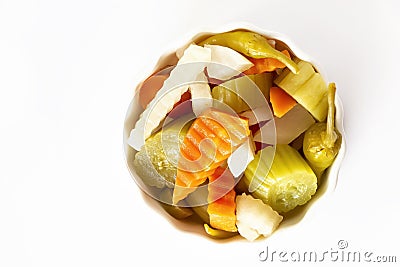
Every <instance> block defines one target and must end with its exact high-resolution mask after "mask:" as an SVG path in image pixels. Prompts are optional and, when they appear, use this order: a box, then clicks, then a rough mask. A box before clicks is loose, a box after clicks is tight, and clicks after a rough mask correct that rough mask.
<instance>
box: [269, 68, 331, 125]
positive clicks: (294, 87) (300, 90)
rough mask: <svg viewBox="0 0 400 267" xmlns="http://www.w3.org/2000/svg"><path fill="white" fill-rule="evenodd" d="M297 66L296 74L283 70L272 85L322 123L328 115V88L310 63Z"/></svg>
mask: <svg viewBox="0 0 400 267" xmlns="http://www.w3.org/2000/svg"><path fill="white" fill-rule="evenodd" d="M298 66H299V68H300V71H299V73H298V74H293V73H292V72H290V71H289V70H286V69H285V70H284V71H283V72H282V73H281V74H280V75H279V76H278V77H277V78H276V79H275V81H274V83H275V84H276V85H278V86H279V87H280V88H282V89H283V90H285V91H286V92H287V93H288V94H289V95H291V96H292V97H293V98H294V99H295V100H296V101H297V102H298V103H300V104H301V105H302V106H303V107H304V108H305V109H307V110H308V111H309V112H310V113H311V114H312V115H313V116H314V118H315V119H317V120H318V121H320V122H321V121H324V120H325V119H326V116H327V114H328V97H327V93H328V86H327V84H326V83H325V81H324V79H323V78H322V76H321V75H320V74H319V73H316V72H315V70H314V68H313V66H312V65H311V63H309V62H305V61H299V63H298Z"/></svg>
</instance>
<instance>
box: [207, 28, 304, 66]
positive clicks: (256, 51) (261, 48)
mask: <svg viewBox="0 0 400 267" xmlns="http://www.w3.org/2000/svg"><path fill="white" fill-rule="evenodd" d="M205 44H210V45H222V46H226V47H229V48H232V49H233V50H236V51H238V52H239V53H242V54H244V55H246V56H248V57H252V58H274V59H277V60H279V61H280V62H282V63H283V64H285V65H286V66H287V67H288V69H290V71H292V72H293V73H297V72H298V71H299V68H298V66H297V64H296V63H295V62H293V61H292V60H291V59H290V58H289V57H287V56H286V55H285V54H283V53H282V52H280V51H278V50H276V49H275V48H273V47H272V46H271V45H270V44H269V43H268V40H267V38H265V37H264V36H262V35H260V34H258V33H255V32H250V31H239V30H238V31H231V32H224V33H220V34H216V35H213V36H211V37H209V38H207V39H206V40H204V41H202V42H200V43H199V45H205Z"/></svg>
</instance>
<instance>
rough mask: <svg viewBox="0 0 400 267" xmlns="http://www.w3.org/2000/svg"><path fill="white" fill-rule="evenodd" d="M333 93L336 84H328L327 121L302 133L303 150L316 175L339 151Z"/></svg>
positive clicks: (340, 137) (320, 174) (338, 135)
mask: <svg viewBox="0 0 400 267" xmlns="http://www.w3.org/2000/svg"><path fill="white" fill-rule="evenodd" d="M335 93H336V86H335V84H334V83H330V84H329V86H328V103H329V110H328V119H327V122H326V123H325V122H320V123H316V124H314V125H313V126H311V127H310V128H309V129H308V130H307V131H306V133H305V135H304V140H303V152H304V156H305V157H306V158H307V160H308V162H309V163H310V166H311V168H312V169H313V170H314V172H315V174H316V175H317V176H318V177H321V176H322V174H323V173H324V171H325V170H326V169H327V168H328V167H329V166H331V165H332V163H333V161H334V159H335V158H336V156H337V154H338V153H339V150H340V146H341V143H342V136H341V134H340V133H339V132H338V130H337V129H335V119H334V116H335Z"/></svg>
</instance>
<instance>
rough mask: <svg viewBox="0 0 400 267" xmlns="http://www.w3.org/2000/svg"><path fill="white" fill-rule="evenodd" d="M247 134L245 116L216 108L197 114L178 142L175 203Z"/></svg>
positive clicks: (193, 187) (223, 159) (245, 137)
mask: <svg viewBox="0 0 400 267" xmlns="http://www.w3.org/2000/svg"><path fill="white" fill-rule="evenodd" d="M227 122H229V125H227ZM249 135H250V130H249V125H248V121H247V120H245V119H242V118H239V117H237V116H234V115H231V114H228V113H225V112H222V111H218V110H215V109H208V110H207V111H206V112H205V113H203V114H202V115H200V116H199V117H198V118H197V119H196V120H195V121H194V122H193V123H192V125H191V126H190V128H189V130H188V132H187V134H186V136H185V138H184V139H183V142H182V144H181V146H180V157H179V160H178V170H177V174H176V179H175V188H174V193H173V198H172V200H173V203H174V204H176V203H178V202H179V201H180V200H182V199H184V198H185V197H186V196H187V195H188V194H190V193H191V192H193V191H194V190H195V189H196V188H197V186H199V185H200V184H202V183H204V182H205V181H206V180H207V178H208V177H209V176H210V175H212V174H213V173H214V171H215V169H216V168H217V167H218V166H221V164H223V163H224V162H225V161H226V159H227V158H228V157H229V156H230V155H231V154H232V152H233V151H234V150H235V149H236V148H238V147H239V146H240V145H241V144H243V143H244V142H245V141H246V139H247V137H248V136H249Z"/></svg>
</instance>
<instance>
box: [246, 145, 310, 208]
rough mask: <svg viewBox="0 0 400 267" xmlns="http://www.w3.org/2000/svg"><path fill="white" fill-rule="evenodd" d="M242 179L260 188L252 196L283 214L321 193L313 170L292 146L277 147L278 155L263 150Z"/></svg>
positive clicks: (253, 191) (269, 148)
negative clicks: (318, 192) (316, 193)
mask: <svg viewBox="0 0 400 267" xmlns="http://www.w3.org/2000/svg"><path fill="white" fill-rule="evenodd" d="M271 158H273V161H272V163H271V162H269V161H270V160H271ZM242 179H245V180H244V182H245V183H246V184H247V185H248V186H249V185H250V184H251V183H254V182H255V183H256V184H257V187H256V188H255V190H250V192H251V194H252V195H253V196H254V197H256V198H259V199H261V200H262V201H264V203H266V204H268V205H270V206H271V207H272V209H274V210H276V211H277V212H279V213H282V212H288V211H290V210H292V209H294V208H295V207H296V206H299V205H303V204H305V203H306V202H307V201H309V200H310V199H311V196H312V195H314V194H315V192H316V190H317V177H316V176H315V174H314V172H313V170H312V169H311V168H310V166H309V165H308V164H307V162H306V161H305V160H304V159H303V157H302V156H301V155H300V153H299V152H298V151H297V150H295V149H294V148H292V147H291V146H289V145H277V146H276V150H275V154H274V148H273V147H272V146H271V147H267V148H264V149H262V150H260V151H259V152H258V153H257V154H256V156H255V158H254V160H253V161H252V162H251V163H250V164H249V165H248V166H247V169H246V171H245V176H244V177H243V178H242ZM253 180H255V181H253Z"/></svg>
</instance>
